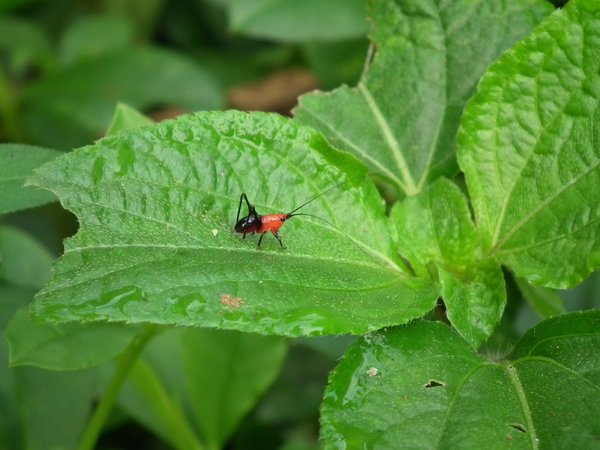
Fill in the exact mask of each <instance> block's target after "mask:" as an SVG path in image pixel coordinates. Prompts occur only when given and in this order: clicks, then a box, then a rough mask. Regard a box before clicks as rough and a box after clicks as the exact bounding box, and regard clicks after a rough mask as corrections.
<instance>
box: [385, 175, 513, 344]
mask: <svg viewBox="0 0 600 450" xmlns="http://www.w3.org/2000/svg"><path fill="white" fill-rule="evenodd" d="M391 217H392V220H393V221H394V223H395V224H396V228H397V234H398V240H399V245H398V250H399V252H400V254H401V255H402V256H404V257H405V258H407V259H408V261H409V262H410V263H411V265H412V267H413V269H414V270H415V271H416V273H417V274H419V275H420V276H421V277H423V278H434V279H436V280H438V279H439V281H440V293H441V295H442V296H443V298H444V302H445V304H446V307H447V315H448V318H449V319H450V321H451V322H452V325H453V326H454V327H455V328H456V330H457V331H458V332H459V333H460V334H461V335H462V336H463V337H464V338H465V339H466V340H467V341H468V342H469V343H470V344H471V345H473V346H475V347H478V346H479V345H480V344H481V343H482V342H483V341H485V339H487V338H488V337H489V336H490V335H491V334H492V332H493V331H494V328H495V327H496V325H497V323H498V322H499V321H500V317H501V316H502V311H503V310H504V305H505V303H506V288H505V286H504V276H503V274H502V270H501V269H500V266H499V265H498V264H497V263H495V262H494V261H483V260H482V259H481V254H482V252H481V240H480V237H479V234H478V231H477V229H476V228H475V226H474V225H473V222H472V221H471V213H470V211H469V206H468V204H467V199H466V198H465V196H464V195H463V193H462V192H461V191H460V189H459V188H458V186H456V185H455V184H454V183H452V182H451V181H449V180H447V179H445V178H440V179H438V180H436V181H435V182H433V183H432V184H431V185H430V186H429V188H428V189H426V190H424V191H422V192H420V193H419V194H418V195H415V196H413V197H408V198H406V199H405V200H404V201H403V202H400V203H396V205H394V208H393V209H392V213H391Z"/></svg>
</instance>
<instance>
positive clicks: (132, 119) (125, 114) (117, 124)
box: [106, 103, 154, 136]
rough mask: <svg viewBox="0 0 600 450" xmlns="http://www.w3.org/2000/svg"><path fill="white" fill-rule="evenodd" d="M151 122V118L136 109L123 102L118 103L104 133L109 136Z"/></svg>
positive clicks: (150, 123)
mask: <svg viewBox="0 0 600 450" xmlns="http://www.w3.org/2000/svg"><path fill="white" fill-rule="evenodd" d="M153 123H154V121H153V120H152V119H150V118H149V117H148V116H145V115H143V114H142V113H141V112H139V111H138V110H137V109H135V108H132V107H131V106H129V105H127V104H125V103H118V104H117V108H116V109H115V113H114V115H113V118H112V121H111V123H110V125H109V126H108V130H107V131H106V135H107V136H110V135H111V134H116V133H118V132H119V131H123V130H135V129H136V128H140V127H143V126H146V125H152V124H153Z"/></svg>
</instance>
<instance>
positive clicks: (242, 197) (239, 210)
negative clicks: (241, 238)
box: [235, 192, 250, 223]
mask: <svg viewBox="0 0 600 450" xmlns="http://www.w3.org/2000/svg"><path fill="white" fill-rule="evenodd" d="M242 200H246V204H247V205H248V213H250V202H248V197H246V193H245V192H242V195H240V204H239V206H238V213H237V218H236V219H235V222H236V223H238V222H239V221H240V212H241V210H242Z"/></svg>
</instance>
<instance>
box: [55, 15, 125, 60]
mask: <svg viewBox="0 0 600 450" xmlns="http://www.w3.org/2000/svg"><path fill="white" fill-rule="evenodd" d="M131 44H133V27H132V25H131V23H130V22H129V21H128V20H127V19H126V18H124V17H120V16H116V15H115V16H109V15H97V16H90V17H83V18H81V19H79V20H77V21H75V22H73V23H72V24H71V25H70V26H69V27H68V28H67V29H66V30H65V32H64V33H63V35H62V39H61V42H60V49H59V53H60V57H61V62H62V63H63V64H65V65H69V64H73V63H75V62H77V61H82V60H85V59H92V58H97V57H99V56H102V55H104V54H108V53H111V52H115V51H117V50H123V49H125V48H127V47H128V46H130V45H131Z"/></svg>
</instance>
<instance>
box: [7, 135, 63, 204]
mask: <svg viewBox="0 0 600 450" xmlns="http://www.w3.org/2000/svg"><path fill="white" fill-rule="evenodd" d="M61 154H62V153H61V152H57V151H56V150H50V149H47V148H41V147H33V146H31V145H23V144H0V214H4V213H9V212H13V211H18V210H21V209H26V208H33V207H35V206H40V205H44V204H46V203H50V202H53V201H56V198H55V197H54V196H53V195H52V194H51V193H49V192H46V191H42V190H38V189H34V188H32V187H24V186H23V183H24V182H25V178H27V177H28V176H29V175H31V172H32V171H33V169H35V168H37V167H39V166H41V165H42V164H43V163H45V162H46V161H50V160H51V159H53V158H55V157H56V156H58V155H61Z"/></svg>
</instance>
